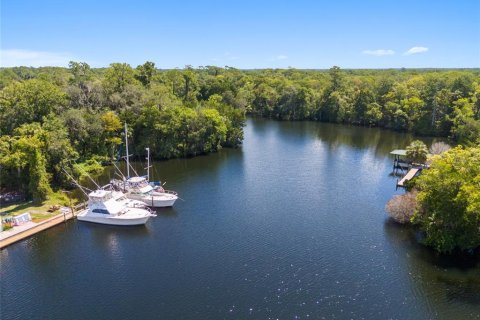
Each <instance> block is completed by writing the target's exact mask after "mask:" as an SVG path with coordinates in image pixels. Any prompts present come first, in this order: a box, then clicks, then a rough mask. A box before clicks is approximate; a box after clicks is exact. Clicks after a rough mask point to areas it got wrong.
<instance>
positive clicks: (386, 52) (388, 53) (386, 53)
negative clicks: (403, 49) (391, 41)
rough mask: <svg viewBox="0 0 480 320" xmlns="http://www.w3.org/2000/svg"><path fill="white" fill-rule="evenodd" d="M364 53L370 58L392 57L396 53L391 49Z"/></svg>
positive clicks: (364, 51)
mask: <svg viewBox="0 0 480 320" xmlns="http://www.w3.org/2000/svg"><path fill="white" fill-rule="evenodd" d="M362 53H363V54H368V55H370V56H376V57H381V56H391V55H393V54H395V51H393V50H390V49H378V50H363V51H362Z"/></svg>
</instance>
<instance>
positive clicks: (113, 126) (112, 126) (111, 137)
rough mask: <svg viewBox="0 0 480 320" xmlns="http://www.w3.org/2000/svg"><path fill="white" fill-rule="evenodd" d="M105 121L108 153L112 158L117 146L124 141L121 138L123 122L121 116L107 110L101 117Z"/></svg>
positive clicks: (104, 130)
mask: <svg viewBox="0 0 480 320" xmlns="http://www.w3.org/2000/svg"><path fill="white" fill-rule="evenodd" d="M100 118H101V119H102V123H103V132H104V137H105V142H106V144H107V148H108V154H109V156H110V158H111V159H113V158H114V155H115V148H116V147H117V146H118V145H119V144H121V143H122V139H121V138H120V131H121V129H122V122H121V121H120V118H119V117H118V116H117V115H116V114H115V113H114V112H112V111H108V112H105V113H104V114H102V116H101V117H100Z"/></svg>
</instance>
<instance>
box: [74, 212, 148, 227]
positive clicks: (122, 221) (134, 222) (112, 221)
mask: <svg viewBox="0 0 480 320" xmlns="http://www.w3.org/2000/svg"><path fill="white" fill-rule="evenodd" d="M77 219H78V220H80V221H86V222H92V223H99V224H107V225H112V226H138V225H144V224H145V223H147V221H148V219H150V216H143V217H135V218H118V217H101V216H99V215H89V214H87V211H84V212H81V213H79V214H78V215H77Z"/></svg>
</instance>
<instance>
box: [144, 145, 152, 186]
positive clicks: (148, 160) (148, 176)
mask: <svg viewBox="0 0 480 320" xmlns="http://www.w3.org/2000/svg"><path fill="white" fill-rule="evenodd" d="M145 150H147V168H146V169H147V181H150V167H151V166H150V148H145Z"/></svg>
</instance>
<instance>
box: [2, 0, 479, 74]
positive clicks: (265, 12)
mask: <svg viewBox="0 0 480 320" xmlns="http://www.w3.org/2000/svg"><path fill="white" fill-rule="evenodd" d="M0 9H1V22H0V26H1V44H0V47H1V61H0V64H1V66H15V65H28V66H30V65H31V66H43V65H57V66H66V65H67V64H68V61H69V60H75V61H85V62H87V63H89V64H90V65H92V66H95V67H102V66H108V64H110V63H112V62H127V63H130V64H131V65H132V66H136V65H138V64H141V63H143V62H145V61H147V60H149V61H153V62H155V64H156V65H157V67H160V68H174V67H184V66H185V65H193V66H205V65H217V66H225V65H228V66H232V67H237V68H267V67H271V68H282V67H289V66H291V67H295V68H329V67H331V66H333V65H338V66H340V67H342V68H399V67H406V68H412V67H440V68H449V67H480V1H477V0H454V1H441V0H440V1H410V0H406V1H405V0H398V1H389V0H384V1H380V0H378V1H370V0H362V1H341V0H335V1H313V0H312V1H304V0H295V1H280V0H277V1H261V0H256V1H250V0H243V1H240V0H235V1H227V0H225V1H183V0H177V1H168V2H167V1H143V0H135V1H133V0H132V1H122V0H117V1H101V0H95V1H90V0H83V1H52V0H49V1H39V0H37V1H24V0H2V1H1V8H0Z"/></svg>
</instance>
